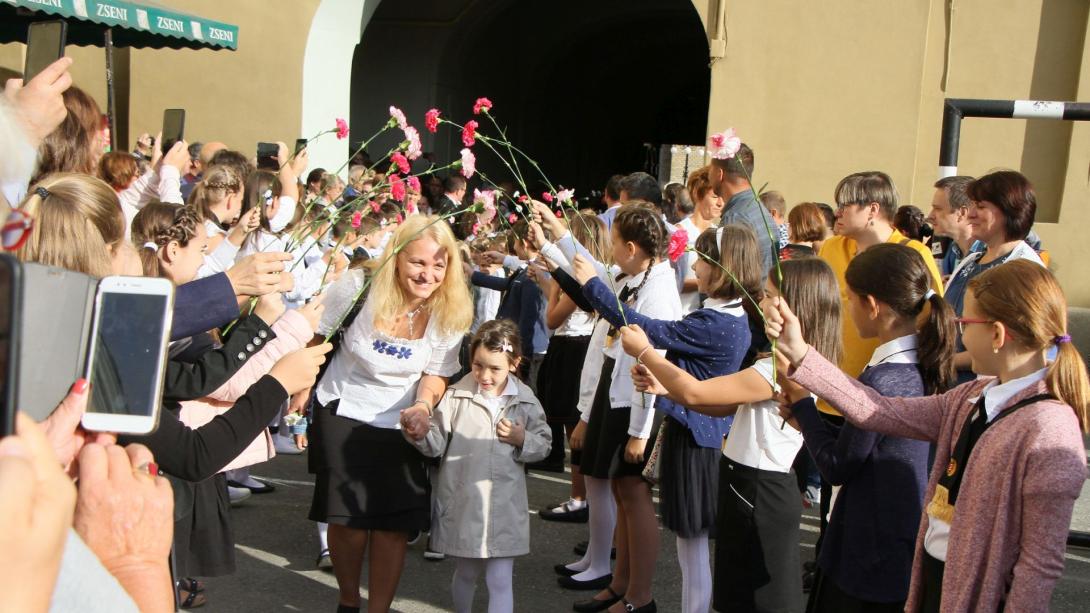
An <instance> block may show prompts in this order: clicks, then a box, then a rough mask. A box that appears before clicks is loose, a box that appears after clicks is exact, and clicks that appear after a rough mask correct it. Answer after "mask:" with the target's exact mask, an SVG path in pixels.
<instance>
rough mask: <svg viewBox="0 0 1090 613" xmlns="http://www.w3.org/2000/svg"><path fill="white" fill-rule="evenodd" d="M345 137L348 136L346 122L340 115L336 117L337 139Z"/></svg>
mask: <svg viewBox="0 0 1090 613" xmlns="http://www.w3.org/2000/svg"><path fill="white" fill-rule="evenodd" d="M346 138H348V122H347V121H345V120H343V119H341V118H340V117H338V118H337V139H338V140H344V139H346Z"/></svg>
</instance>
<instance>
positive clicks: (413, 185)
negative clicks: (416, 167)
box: [407, 177, 420, 212]
mask: <svg viewBox="0 0 1090 613" xmlns="http://www.w3.org/2000/svg"><path fill="white" fill-rule="evenodd" d="M407 181H408V183H409V189H410V190H412V191H414V192H416V193H418V194H419V193H420V178H419V177H409V178H408V179H407ZM410 212H411V211H410Z"/></svg>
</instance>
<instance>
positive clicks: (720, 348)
mask: <svg viewBox="0 0 1090 613" xmlns="http://www.w3.org/2000/svg"><path fill="white" fill-rule="evenodd" d="M583 294H584V295H585V296H586V297H587V299H588V300H589V301H590V303H591V304H592V305H594V309H595V310H596V311H598V314H599V315H601V316H602V317H604V318H605V319H606V320H607V321H609V323H610V324H612V325H613V326H614V327H621V326H623V325H625V324H626V323H628V324H636V325H638V326H639V327H640V328H643V331H644V332H646V333H647V338H648V339H649V340H650V341H651V344H652V345H654V346H655V347H656V348H658V349H665V350H666V359H667V360H669V361H670V362H671V363H673V364H675V365H676V366H677V367H678V368H681V369H682V370H684V371H685V372H687V373H689V374H690V375H692V376H694V377H696V378H697V379H700V380H701V381H703V380H705V379H711V378H713V377H719V376H722V375H729V374H731V373H735V372H738V369H739V367H741V365H742V358H744V357H745V355H746V350H747V349H749V344H750V340H751V339H750V332H749V318H748V317H746V316H745V315H743V316H741V317H734V316H732V315H728V314H726V313H723V312H722V311H717V310H715V309H697V310H695V311H693V312H692V313H689V314H688V315H686V316H685V317H684V318H683V319H680V320H677V321H666V320H662V319H651V318H650V317H647V316H645V315H641V314H640V313H637V312H636V311H635V310H633V309H631V308H629V307H628V306H627V305H621V308H622V309H624V316H623V317H622V315H621V311H620V310H619V309H618V308H617V298H616V296H615V295H614V294H613V292H612V291H610V289H609V288H608V287H606V284H605V283H603V282H602V280H601V279H599V278H597V277H596V278H594V279H591V280H590V281H589V282H588V283H587V284H586V285H584V286H583ZM655 408H656V409H658V410H660V411H662V412H663V413H666V414H667V415H669V416H670V417H673V418H674V419H675V420H677V421H679V422H681V423H682V424H684V425H685V426H686V427H687V428H689V431H691V432H692V433H693V440H695V441H696V443H697V444H698V445H700V446H701V447H708V448H711V449H719V448H720V447H721V446H722V445H723V438H724V437H725V436H726V435H727V433H728V432H730V425H731V423H732V422H733V421H734V417H711V416H709V415H704V414H702V413H696V412H694V411H690V410H689V409H687V408H685V407H684V406H682V405H680V404H677V403H675V402H674V401H673V400H670V399H669V398H666V397H665V396H659V397H658V398H656V399H655Z"/></svg>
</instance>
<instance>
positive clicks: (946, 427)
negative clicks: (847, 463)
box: [790, 348, 1086, 613]
mask: <svg viewBox="0 0 1090 613" xmlns="http://www.w3.org/2000/svg"><path fill="white" fill-rule="evenodd" d="M790 378H791V379H792V380H794V381H796V382H798V383H800V384H801V385H803V386H805V387H806V388H808V389H809V390H810V391H812V392H814V393H815V394H816V395H818V396H819V397H821V398H823V399H824V400H825V401H827V402H828V403H829V404H830V405H832V406H833V407H835V408H837V409H838V410H840V411H841V412H842V413H843V414H844V417H845V418H846V419H847V420H848V421H849V422H851V423H852V424H854V425H856V426H858V427H860V428H864V429H867V430H873V431H875V432H881V433H883V434H889V435H893V436H903V437H908V438H915V439H920V440H927V441H932V442H934V443H936V446H937V449H936V453H935V465H934V468H933V469H932V471H931V478H930V479H929V481H928V484H927V494H926V496H925V497H924V500H931V498H932V497H933V496H934V493H935V484H936V483H937V482H938V479H939V476H940V475H941V474H942V472H943V471H944V470H945V469H946V465H947V463H948V462H949V459H950V454H951V449H952V447H953V444H954V442H955V441H956V440H957V438H958V434H960V431H961V428H962V425H963V424H964V423H965V419H966V416H967V415H968V413H969V411H970V410H971V409H972V406H973V405H972V402H971V400H975V399H976V398H978V397H979V396H980V391H981V389H982V388H983V387H984V386H985V385H986V384H987V381H982V380H977V381H972V382H969V383H966V384H964V385H960V386H958V387H956V388H954V389H952V390H950V391H948V392H946V393H945V394H941V395H936V396H926V397H923V398H884V397H882V396H881V395H879V394H878V393H877V392H875V391H874V390H872V389H870V388H869V387H867V386H865V385H863V384H862V383H859V382H858V381H856V380H855V379H852V378H851V377H848V376H847V375H845V374H844V373H843V372H841V371H840V369H838V368H837V367H836V366H835V365H833V364H831V363H830V362H829V361H828V360H826V359H825V358H824V357H823V356H822V355H821V354H819V353H818V352H817V351H816V350H814V349H813V348H811V350H810V351H809V352H808V353H807V354H806V357H805V358H804V359H803V360H802V362H801V363H800V364H799V366H798V368H797V369H795V370H794V371H793V372H792V373H791V374H790ZM1047 391H1048V388H1047V386H1046V385H1045V383H1044V382H1043V381H1042V382H1040V383H1038V384H1036V385H1031V386H1030V387H1029V388H1027V389H1025V390H1023V391H1022V392H1019V393H1018V394H1016V395H1015V396H1014V397H1013V398H1011V399H1010V401H1009V402H1008V403H1007V405H1006V406H1010V405H1012V404H1014V403H1016V402H1018V401H1019V400H1022V399H1023V398H1027V397H1029V396H1032V395H1035V394H1041V393H1047ZM972 459H973V461H972V462H971V463H970V464H969V467H968V468H967V469H966V473H965V479H964V481H963V483H962V487H961V492H960V495H959V496H958V501H957V511H956V512H955V514H954V521H953V523H952V524H951V526H950V540H949V548H948V550H947V556H946V574H945V576H944V578H943V582H942V607H941V608H942V611H944V612H946V611H949V612H959V613H960V612H962V611H965V612H969V611H974V612H976V611H995V610H996V609H997V608H998V607H999V603H1000V600H1001V599H1003V598H1004V595H1005V597H1006V605H1005V606H1006V611H1008V612H1018V611H1047V610H1048V608H1049V600H1050V598H1051V595H1052V589H1053V587H1054V586H1055V583H1056V580H1057V579H1059V578H1060V575H1061V574H1063V568H1064V551H1065V548H1066V543H1067V532H1068V529H1069V527H1070V524H1071V512H1072V509H1073V507H1074V506H1075V499H1076V498H1077V497H1078V496H1079V492H1080V491H1081V489H1082V484H1083V482H1084V481H1086V451H1085V449H1083V444H1082V435H1081V433H1080V432H1079V423H1078V420H1077V419H1076V417H1075V412H1074V411H1073V410H1072V409H1071V407H1069V406H1067V405H1065V404H1062V403H1060V402H1056V401H1051V400H1046V401H1041V402H1035V403H1033V404H1031V405H1027V406H1025V407H1023V408H1022V409H1019V410H1018V411H1016V412H1014V413H1012V414H1011V415H1010V416H1008V417H1005V418H1004V419H1003V420H1002V421H1000V422H998V423H996V424H995V426H993V427H991V428H989V429H988V430H987V431H986V432H985V433H984V435H983V436H982V437H981V438H980V440H979V442H978V443H977V445H976V447H975V448H974V450H973V455H972ZM927 526H928V517H927V514H926V513H924V514H923V517H922V519H921V521H920V530H919V534H918V535H917V537H916V555H915V560H914V562H913V566H912V583H911V586H910V587H909V593H908V602H907V603H906V606H905V610H906V611H916V610H917V609H918V608H919V605H920V598H921V596H922V588H923V586H922V584H921V582H922V580H923V576H922V574H921V572H922V556H923V555H924V548H923V543H924V535H925V534H927Z"/></svg>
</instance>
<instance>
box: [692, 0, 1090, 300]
mask: <svg viewBox="0 0 1090 613" xmlns="http://www.w3.org/2000/svg"><path fill="white" fill-rule="evenodd" d="M723 1H724V2H725V3H726V4H725V6H726V10H727V16H726V21H727V39H728V42H727V54H726V57H725V58H723V59H721V60H719V61H717V62H716V63H715V64H714V65H713V68H712V95H711V98H712V99H711V106H710V110H709V118H708V121H709V131H712V130H715V131H717V130H721V129H723V128H726V127H728V126H733V127H735V128H736V129H737V130H738V131H739V132H740V133H741V135H742V137H743V138H744V139H745V140H746V141H747V142H748V143H750V144H751V145H752V146H753V147H754V150H755V151H756V157H757V160H756V171H755V174H756V182H757V183H758V184H760V183H764V182H768V183H769V185H770V187H772V188H775V189H778V190H780V191H782V192H784V194H785V195H786V197H787V199H788V201H789V202H800V201H803V200H818V201H824V202H831V201H832V189H833V187H834V186H835V185H836V182H837V181H838V180H839V179H840V178H841V177H843V176H844V175H846V174H848V173H851V172H855V171H859V170H866V169H880V170H885V171H886V172H889V173H890V174H891V175H892V176H893V178H894V180H895V181H896V182H897V185H898V187H899V190H900V193H901V197H902V202H903V203H904V204H915V205H917V206H919V207H920V208H922V209H924V211H927V210H928V208H929V206H928V204H929V202H930V199H931V195H932V193H933V188H932V187H931V186H932V184H933V183H934V181H935V179H936V178H937V166H938V148H939V132H940V126H941V124H942V101H943V98H945V97H951V98H998V99H1027V98H1029V99H1045V100H1090V48H1088V47H1087V44H1086V42H1087V41H1086V40H1085V39H1086V31H1087V20H1088V16H1087V11H1088V6H1090V5H1088V3H1086V2H1085V0H953V2H952V3H951V4H952V6H953V10H952V12H951V14H950V16H949V18H948V15H947V13H946V4H947V2H945V1H944V0H931V1H930V2H924V1H916V2H897V3H886V2H872V1H869V0H839V1H837V2H821V3H809V2H797V1H795V0H766V1H765V2H760V3H757V2H740V1H731V0H723ZM695 2H696V5H697V8H698V10H699V11H700V13H701V16H702V17H703V18H704V19H705V21H706V22H707V21H708V20H709V19H714V9H715V4H716V2H715V0H695ZM709 15H712V16H713V17H709ZM1041 33H1044V36H1041V35H1040V34H1041ZM1084 77H1085V78H1084ZM1088 145H1090V125H1087V124H1085V123H1076V122H1061V121H1046V120H1035V121H1025V120H997V119H966V120H965V121H964V123H963V124H962V133H961V150H960V160H959V161H960V171H961V173H962V174H973V175H980V174H983V173H986V172H988V171H989V170H991V169H993V168H999V167H1004V168H1014V169H1018V170H1022V171H1023V172H1025V173H1026V174H1027V175H1028V176H1029V177H1030V179H1031V180H1033V181H1034V182H1035V184H1036V185H1037V188H1038V195H1039V209H1038V211H1039V212H1038V217H1037V219H1038V223H1037V225H1036V229H1037V231H1038V233H1039V234H1041V236H1042V237H1043V239H1044V241H1045V246H1046V248H1047V249H1048V250H1049V251H1050V252H1051V253H1052V256H1053V267H1054V269H1055V270H1056V272H1057V274H1058V276H1059V278H1060V280H1061V282H1062V283H1063V285H1064V287H1065V289H1066V291H1067V293H1068V298H1069V300H1070V302H1072V303H1073V304H1078V305H1083V306H1086V305H1090V275H1086V274H1085V272H1083V270H1082V264H1083V260H1085V259H1086V257H1087V255H1090V249H1087V248H1086V247H1085V237H1084V232H1083V231H1081V230H1082V229H1085V228H1087V227H1090V193H1088V185H1087V169H1088V168H1090V147H1088ZM1057 221H1058V222H1059V223H1056V222H1057Z"/></svg>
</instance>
